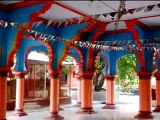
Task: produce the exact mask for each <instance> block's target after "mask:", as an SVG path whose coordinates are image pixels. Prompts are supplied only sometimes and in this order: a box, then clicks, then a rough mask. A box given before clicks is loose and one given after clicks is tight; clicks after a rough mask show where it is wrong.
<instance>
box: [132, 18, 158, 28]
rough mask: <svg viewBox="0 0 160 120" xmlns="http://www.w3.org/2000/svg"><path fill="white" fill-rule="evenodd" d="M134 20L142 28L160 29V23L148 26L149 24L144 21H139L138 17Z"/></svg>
mask: <svg viewBox="0 0 160 120" xmlns="http://www.w3.org/2000/svg"><path fill="white" fill-rule="evenodd" d="M132 21H133V23H135V24H137V25H138V26H140V27H141V28H143V29H146V30H156V29H160V25H158V26H147V25H145V24H144V23H142V22H141V21H139V20H137V19H134V20H132Z"/></svg>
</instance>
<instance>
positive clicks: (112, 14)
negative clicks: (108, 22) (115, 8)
mask: <svg viewBox="0 0 160 120" xmlns="http://www.w3.org/2000/svg"><path fill="white" fill-rule="evenodd" d="M116 14H117V12H112V13H110V16H111V19H112V20H113V19H114V16H115V15H116Z"/></svg>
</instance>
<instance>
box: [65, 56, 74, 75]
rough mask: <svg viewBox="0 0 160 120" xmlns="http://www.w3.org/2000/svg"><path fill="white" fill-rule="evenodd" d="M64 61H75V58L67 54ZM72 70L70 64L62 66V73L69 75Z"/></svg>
mask: <svg viewBox="0 0 160 120" xmlns="http://www.w3.org/2000/svg"><path fill="white" fill-rule="evenodd" d="M64 61H65V62H68V63H73V61H74V59H73V58H72V57H71V56H67V57H66V59H65V60H64ZM70 72H71V71H70V67H69V66H68V65H65V66H63V67H62V74H64V75H67V74H70Z"/></svg>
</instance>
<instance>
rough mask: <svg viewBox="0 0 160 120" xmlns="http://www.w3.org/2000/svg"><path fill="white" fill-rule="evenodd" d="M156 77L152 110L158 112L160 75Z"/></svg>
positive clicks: (159, 109)
mask: <svg viewBox="0 0 160 120" xmlns="http://www.w3.org/2000/svg"><path fill="white" fill-rule="evenodd" d="M155 77H156V107H155V109H154V110H153V112H160V75H159V76H158V75H155Z"/></svg>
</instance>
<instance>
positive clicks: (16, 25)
mask: <svg viewBox="0 0 160 120" xmlns="http://www.w3.org/2000/svg"><path fill="white" fill-rule="evenodd" d="M10 25H11V26H12V27H14V28H23V24H22V23H10Z"/></svg>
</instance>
